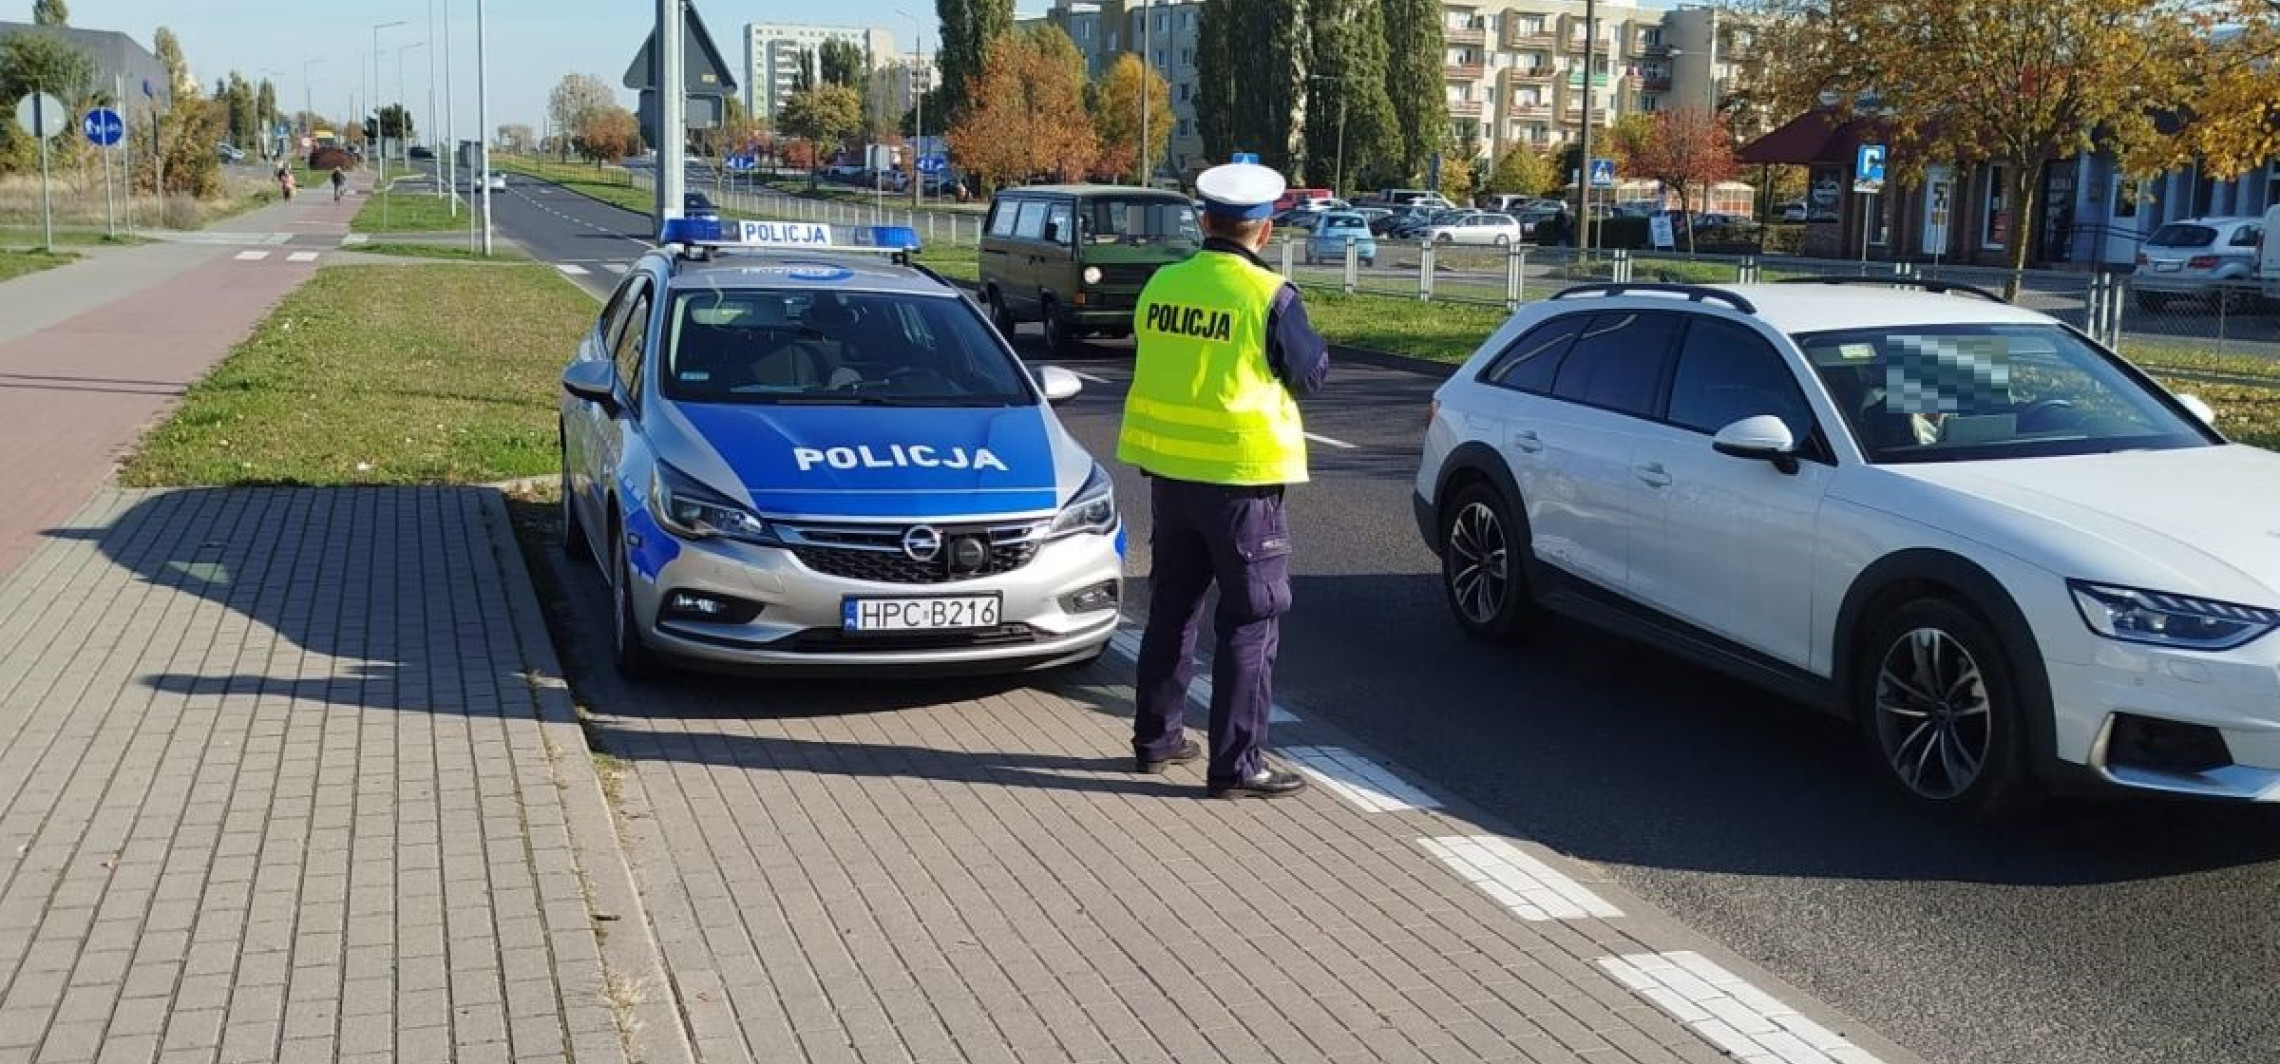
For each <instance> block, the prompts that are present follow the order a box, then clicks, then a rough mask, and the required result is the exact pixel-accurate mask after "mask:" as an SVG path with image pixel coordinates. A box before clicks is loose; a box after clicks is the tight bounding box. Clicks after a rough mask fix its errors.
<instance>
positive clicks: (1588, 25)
mask: <svg viewBox="0 0 2280 1064" xmlns="http://www.w3.org/2000/svg"><path fill="white" fill-rule="evenodd" d="M1598 45H1599V4H1598V0H1583V158H1582V159H1581V160H1579V161H1578V163H1577V165H1576V174H1575V195H1576V201H1577V208H1576V212H1575V249H1576V251H1577V252H1578V253H1579V254H1580V253H1582V252H1586V251H1589V250H1590V249H1591V76H1592V74H1593V73H1595V71H1594V70H1593V69H1592V67H1593V65H1594V64H1595V62H1596V60H1597V59H1598V51H1597V49H1598Z"/></svg>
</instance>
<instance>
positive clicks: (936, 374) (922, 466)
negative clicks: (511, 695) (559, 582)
mask: <svg viewBox="0 0 2280 1064" xmlns="http://www.w3.org/2000/svg"><path fill="white" fill-rule="evenodd" d="M917 244H918V241H917V234H916V233H915V232H912V231H911V230H909V229H906V228H896V227H860V228H850V227H827V226H821V225H810V224H803V223H762V222H736V221H723V220H715V219H695V220H676V221H673V222H669V223H667V226H666V230H665V233H664V242H663V244H662V245H661V246H660V247H659V248H658V249H657V250H655V251H653V252H651V253H649V254H647V255H645V256H643V257H642V259H641V260H640V261H639V263H638V264H636V265H635V266H634V267H633V268H632V269H631V270H629V271H628V273H627V274H626V277H625V280H624V282H623V283H622V284H620V285H619V286H618V287H617V290H616V291H615V292H614V293H613V294H612V295H611V296H610V298H609V300H608V302H607V304H606V305H605V306H604V307H603V309H602V313H601V316H600V318H599V319H598V320H597V321H596V322H595V324H594V327H593V329H592V330H591V331H590V332H589V333H588V334H587V335H586V338H585V340H584V341H583V342H582V343H581V344H580V345H579V349H578V356H577V359H576V360H575V361H573V362H572V363H571V364H570V366H569V368H568V369H566V370H565V371H564V372H563V374H562V386H563V399H562V411H561V412H562V499H563V502H562V522H563V546H564V548H565V549H566V550H568V551H569V552H571V553H572V554H573V555H575V556H580V557H588V558H592V559H594V560H596V561H597V562H598V563H599V567H600V568H601V570H602V571H603V573H604V574H605V575H606V577H607V578H608V582H609V586H610V589H611V599H612V604H613V612H614V614H615V621H614V625H613V632H614V634H613V640H612V642H613V646H614V650H615V657H616V663H617V666H618V668H619V669H620V671H622V672H624V673H626V674H628V675H633V676H643V675H651V674H655V673H657V672H659V671H660V670H661V669H663V668H664V667H666V666H668V665H671V664H676V663H678V664H689V665H697V666H716V667H718V666H731V667H733V666H788V667H794V668H800V669H801V671H810V670H809V668H802V667H812V668H815V669H820V670H822V671H840V672H846V671H847V670H851V669H876V668H895V669H898V670H899V669H900V668H911V669H917V670H921V671H995V670H1018V669H1027V668H1045V667H1051V666H1056V665H1062V664H1071V663H1076V662H1081V661H1088V660H1091V659H1092V658H1094V657H1097V656H1099V654H1100V652H1101V650H1102V649H1103V648H1104V647H1105V646H1106V645H1107V643H1108V639H1109V636H1110V635H1111V634H1112V633H1113V632H1114V631H1115V628H1116V622H1117V617H1118V608H1119V603H1120V600H1121V598H1122V594H1123V586H1122V579H1123V564H1122V553H1123V546H1124V530H1123V524H1122V521H1121V519H1120V517H1119V516H1118V513H1117V508H1116V500H1115V496H1114V494H1113V488H1112V485H1111V483H1110V480H1109V477H1108V474H1107V472H1106V471H1104V470H1103V469H1102V468H1101V467H1100V465H1099V463H1097V462H1095V461H1094V460H1093V458H1092V456H1091V455H1089V454H1087V453H1086V452H1085V450H1084V449H1083V448H1082V447H1080V446H1078V444H1077V442H1076V441H1075V440H1074V439H1073V438H1071V437H1070V435H1069V434H1068V432H1067V431H1065V430H1064V429H1063V428H1062V426H1061V423H1060V421H1059V419H1057V418H1056V417H1054V415H1053V410H1052V408H1051V406H1050V405H1049V404H1050V403H1052V402H1057V401H1060V400H1062V399H1066V398H1069V397H1071V396H1074V395H1075V394H1076V393H1077V391H1078V389H1079V387H1080V386H1081V385H1080V384H1079V381H1078V378H1077V377H1076V376H1075V375H1074V374H1072V373H1070V372H1068V371H1067V370H1064V369H1061V368H1059V367H1056V366H1047V367H1043V368H1042V369H1040V370H1039V371H1038V372H1037V373H1036V374H1035V375H1034V376H1032V375H1031V373H1030V372H1029V371H1028V370H1027V369H1026V368H1025V367H1024V366H1023V364H1022V362H1021V360H1020V359H1019V358H1018V357H1017V356H1016V355H1015V354H1014V352H1013V349H1012V348H1011V347H1010V346H1009V345H1008V344H1007V343H1006V341H1005V339H1004V337H1002V336H1001V335H999V334H998V332H997V331H996V330H995V329H993V328H992V327H991V326H990V325H989V323H988V322H987V321H986V320H985V319H984V318H983V317H982V315H981V313H980V312H979V311H978V310H977V309H976V308H975V306H974V305H973V304H972V302H970V301H969V300H968V299H967V298H965V297H964V296H963V295H962V294H961V293H960V292H959V291H958V290H957V289H956V288H954V287H952V286H951V285H950V284H949V283H948V282H947V281H945V280H943V279H942V278H941V277H940V276H938V275H936V274H934V273H933V272H932V271H930V270H927V269H925V268H923V267H920V266H916V265H913V264H912V263H911V262H910V255H909V252H910V251H912V250H915V249H916V247H917Z"/></svg>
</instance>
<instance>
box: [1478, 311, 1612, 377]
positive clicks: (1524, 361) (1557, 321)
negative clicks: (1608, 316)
mask: <svg viewBox="0 0 2280 1064" xmlns="http://www.w3.org/2000/svg"><path fill="white" fill-rule="evenodd" d="M1590 322H1591V315H1589V314H1570V315H1568V316H1566V317H1564V318H1554V319H1552V320H1551V321H1548V322H1545V323H1544V324H1542V325H1538V326H1536V327H1535V328H1533V329H1530V330H1528V331H1527V332H1526V333H1523V334H1521V336H1520V338H1519V339H1517V340H1514V341H1512V343H1511V345H1510V346H1508V347H1506V348H1505V349H1504V353H1503V354H1500V355H1498V356H1496V361H1494V362H1491V363H1489V364H1488V367H1487V368H1486V369H1483V370H1482V371H1481V374H1480V379H1481V380H1483V381H1486V382H1488V383H1490V384H1495V385H1501V386H1503V387H1506V388H1518V389H1520V390H1521V391H1524V392H1534V393H1536V394H1538V395H1550V394H1551V393H1552V381H1553V380H1555V379H1556V378H1558V376H1559V373H1560V359H1562V358H1565V357H1566V356H1567V350H1568V345H1569V343H1571V342H1573V341H1574V340H1575V334H1577V333H1579V332H1582V331H1583V327H1584V326H1585V325H1587V324H1590Z"/></svg>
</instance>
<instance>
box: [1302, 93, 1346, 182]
mask: <svg viewBox="0 0 2280 1064" xmlns="http://www.w3.org/2000/svg"><path fill="white" fill-rule="evenodd" d="M1306 80H1308V81H1328V82H1333V83H1335V84H1336V85H1337V86H1338V161H1337V163H1336V164H1335V166H1334V167H1333V168H1332V170H1331V171H1330V185H1331V188H1330V194H1331V195H1333V196H1342V195H1345V188H1346V88H1345V86H1346V76H1345V75H1344V74H1310V75H1307V78H1306Z"/></svg>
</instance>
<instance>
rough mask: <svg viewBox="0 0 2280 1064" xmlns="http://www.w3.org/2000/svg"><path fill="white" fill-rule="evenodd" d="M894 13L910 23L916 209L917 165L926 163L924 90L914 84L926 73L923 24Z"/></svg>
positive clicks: (920, 182)
mask: <svg viewBox="0 0 2280 1064" xmlns="http://www.w3.org/2000/svg"><path fill="white" fill-rule="evenodd" d="M895 14H898V15H901V16H902V17H904V18H907V19H909V20H910V51H911V55H912V56H914V57H915V59H914V60H913V62H914V64H915V65H913V66H912V67H911V68H910V79H909V82H910V101H911V103H910V114H911V119H910V207H911V209H912V210H914V211H915V210H917V209H918V208H919V205H920V204H922V203H924V202H925V201H926V195H925V190H926V171H925V170H923V169H920V168H919V164H920V163H922V162H924V161H925V160H926V90H925V89H924V88H922V87H920V85H919V83H918V78H919V75H920V74H922V73H924V72H925V70H926V25H925V24H924V23H922V22H920V21H918V17H917V16H915V15H912V14H911V13H910V12H908V11H904V10H903V9H901V8H896V9H895Z"/></svg>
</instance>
